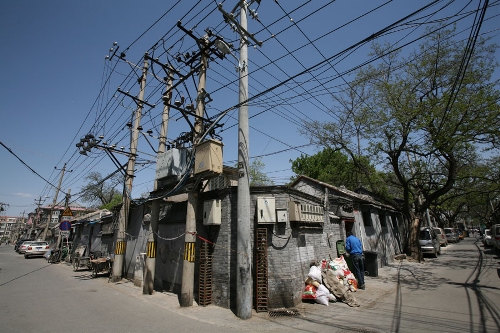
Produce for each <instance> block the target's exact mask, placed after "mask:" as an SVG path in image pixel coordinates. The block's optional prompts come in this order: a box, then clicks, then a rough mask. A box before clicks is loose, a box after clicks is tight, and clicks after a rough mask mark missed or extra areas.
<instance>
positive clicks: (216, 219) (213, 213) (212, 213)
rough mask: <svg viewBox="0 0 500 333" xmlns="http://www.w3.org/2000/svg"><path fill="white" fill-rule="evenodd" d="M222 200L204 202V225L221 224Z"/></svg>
mask: <svg viewBox="0 0 500 333" xmlns="http://www.w3.org/2000/svg"><path fill="white" fill-rule="evenodd" d="M221 212H222V208H221V200H220V199H213V200H207V201H205V202H203V225H220V224H221V215H222V214H221Z"/></svg>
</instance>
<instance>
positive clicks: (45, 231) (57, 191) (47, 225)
mask: <svg viewBox="0 0 500 333" xmlns="http://www.w3.org/2000/svg"><path fill="white" fill-rule="evenodd" d="M64 172H66V163H64V166H63V168H62V169H61V177H59V184H57V188H56V194H55V195H54V201H53V202H52V206H51V207H50V209H49V217H48V218H47V224H45V229H44V231H43V237H42V239H43V240H44V241H46V240H47V231H48V230H49V225H50V222H52V210H53V209H54V207H55V206H56V204H57V196H58V195H59V191H60V190H61V183H62V180H63V177H64ZM70 172H71V171H70Z"/></svg>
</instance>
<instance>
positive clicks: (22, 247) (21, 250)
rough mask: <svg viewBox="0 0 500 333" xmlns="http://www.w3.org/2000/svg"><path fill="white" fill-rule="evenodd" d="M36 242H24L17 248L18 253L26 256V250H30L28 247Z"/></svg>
mask: <svg viewBox="0 0 500 333" xmlns="http://www.w3.org/2000/svg"><path fill="white" fill-rule="evenodd" d="M33 242H34V241H25V242H23V243H22V244H21V245H19V247H18V248H17V253H19V254H24V253H25V252H26V249H27V248H28V246H29V245H30V244H31V243H33Z"/></svg>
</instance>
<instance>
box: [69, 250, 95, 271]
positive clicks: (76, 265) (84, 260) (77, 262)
mask: <svg viewBox="0 0 500 333" xmlns="http://www.w3.org/2000/svg"><path fill="white" fill-rule="evenodd" d="M80 268H85V269H90V268H91V266H90V257H83V256H81V255H80V254H79V253H75V256H74V257H73V271H75V272H76V271H77V270H78V269H80Z"/></svg>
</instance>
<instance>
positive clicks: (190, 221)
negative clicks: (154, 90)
mask: <svg viewBox="0 0 500 333" xmlns="http://www.w3.org/2000/svg"><path fill="white" fill-rule="evenodd" d="M206 43H207V37H206V36H205V37H204V38H203V43H202V44H203V45H206ZM202 50H203V48H202ZM200 62H201V66H200V76H199V79H198V80H199V81H198V95H197V97H196V117H195V118H196V119H195V123H194V131H195V133H194V134H193V152H194V154H196V145H197V144H199V143H200V142H199V141H200V138H201V135H202V132H203V115H204V112H205V94H204V91H205V86H206V79H207V50H205V51H204V52H202V53H201V58H200ZM193 158H194V156H193ZM197 199H198V194H197V193H196V189H195V188H193V189H192V190H191V191H189V192H188V202H187V211H186V235H185V238H184V262H183V266H182V284H181V298H180V305H181V306H182V307H187V306H192V305H193V288H194V262H195V257H196V256H195V248H196V207H197V201H198V200H197Z"/></svg>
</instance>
